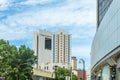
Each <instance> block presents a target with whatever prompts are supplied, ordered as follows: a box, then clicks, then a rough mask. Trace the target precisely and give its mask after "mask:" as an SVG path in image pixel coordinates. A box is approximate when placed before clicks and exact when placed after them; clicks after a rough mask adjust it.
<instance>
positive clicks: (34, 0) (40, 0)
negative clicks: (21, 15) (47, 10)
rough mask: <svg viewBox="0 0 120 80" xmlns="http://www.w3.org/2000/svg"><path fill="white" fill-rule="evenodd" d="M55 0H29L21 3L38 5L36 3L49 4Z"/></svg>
mask: <svg viewBox="0 0 120 80" xmlns="http://www.w3.org/2000/svg"><path fill="white" fill-rule="evenodd" d="M53 1H54V0H27V1H24V2H21V3H20V4H23V5H36V4H47V3H50V2H53Z"/></svg>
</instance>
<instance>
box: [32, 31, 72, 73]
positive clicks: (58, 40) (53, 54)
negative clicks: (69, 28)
mask: <svg viewBox="0 0 120 80" xmlns="http://www.w3.org/2000/svg"><path fill="white" fill-rule="evenodd" d="M71 44H72V42H71V34H68V33H67V32H65V31H64V30H59V31H58V32H54V33H52V32H47V31H44V30H40V31H39V32H35V33H34V39H33V50H34V52H35V54H36V56H37V64H36V67H37V68H40V69H43V70H48V71H49V70H50V71H51V72H53V70H52V69H54V66H59V67H60V66H61V67H65V68H69V67H70V64H71V52H72V51H71V47H72V45H71ZM51 67H52V68H51Z"/></svg>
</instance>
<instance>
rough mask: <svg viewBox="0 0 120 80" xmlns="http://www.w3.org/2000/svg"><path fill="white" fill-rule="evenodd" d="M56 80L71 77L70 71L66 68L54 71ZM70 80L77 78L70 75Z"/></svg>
mask: <svg viewBox="0 0 120 80" xmlns="http://www.w3.org/2000/svg"><path fill="white" fill-rule="evenodd" d="M55 75H56V80H65V77H66V76H71V71H70V70H69V69H66V68H60V67H58V68H57V69H56V70H55ZM72 80H77V76H76V75H75V74H73V73H72Z"/></svg>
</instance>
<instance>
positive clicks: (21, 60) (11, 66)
mask: <svg viewBox="0 0 120 80" xmlns="http://www.w3.org/2000/svg"><path fill="white" fill-rule="evenodd" d="M35 62H36V57H35V56H34V52H33V50H31V49H30V48H27V47H26V46H25V45H22V46H20V47H19V48H17V47H16V46H13V45H10V44H9V42H8V41H5V40H0V76H3V77H5V78H6V79H7V80H26V79H27V80H32V74H33V71H32V70H33V67H32V65H33V64H34V63H35Z"/></svg>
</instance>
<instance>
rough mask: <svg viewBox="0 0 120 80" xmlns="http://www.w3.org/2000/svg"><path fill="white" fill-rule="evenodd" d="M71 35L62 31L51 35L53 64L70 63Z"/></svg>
mask: <svg viewBox="0 0 120 80" xmlns="http://www.w3.org/2000/svg"><path fill="white" fill-rule="evenodd" d="M71 47H72V42H71V35H70V34H68V33H67V32H65V31H64V30H59V31H58V32H56V33H54V34H53V63H67V64H70V63H71V52H72V51H71Z"/></svg>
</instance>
